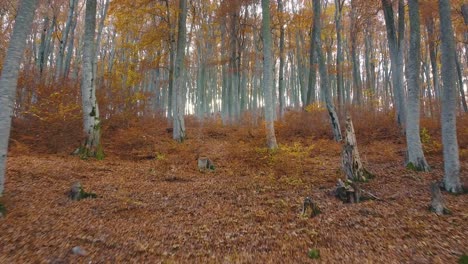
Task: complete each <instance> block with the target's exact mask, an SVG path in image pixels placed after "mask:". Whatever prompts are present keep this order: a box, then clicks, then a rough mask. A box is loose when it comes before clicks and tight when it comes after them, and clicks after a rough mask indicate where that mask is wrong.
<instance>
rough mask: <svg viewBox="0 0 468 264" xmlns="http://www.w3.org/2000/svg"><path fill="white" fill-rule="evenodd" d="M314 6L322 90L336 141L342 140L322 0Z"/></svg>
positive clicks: (315, 2)
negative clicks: (324, 38)
mask: <svg viewBox="0 0 468 264" xmlns="http://www.w3.org/2000/svg"><path fill="white" fill-rule="evenodd" d="M312 3H313V8H314V30H313V31H315V32H316V34H315V36H314V37H315V39H314V43H315V47H316V52H317V56H318V61H319V71H320V84H321V86H322V89H321V90H322V91H323V92H324V95H325V96H324V97H325V104H326V106H327V110H328V115H329V117H330V124H331V126H332V131H333V137H334V139H335V140H336V141H341V139H342V138H341V129H340V122H339V120H338V115H337V114H336V110H335V106H334V105H333V100H332V98H331V89H330V84H329V77H328V69H327V65H326V63H325V56H324V54H323V51H322V48H321V47H322V40H321V37H320V36H321V35H322V28H321V27H322V25H321V23H320V15H321V12H322V10H321V9H322V8H321V4H320V0H313V2H312Z"/></svg>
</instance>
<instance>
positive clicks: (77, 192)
mask: <svg viewBox="0 0 468 264" xmlns="http://www.w3.org/2000/svg"><path fill="white" fill-rule="evenodd" d="M68 197H70V199H71V200H73V201H79V200H81V199H85V198H96V197H97V195H96V194H95V193H91V192H85V191H84V190H83V187H82V186H81V183H79V182H75V183H73V185H72V187H71V189H70V192H69V194H68Z"/></svg>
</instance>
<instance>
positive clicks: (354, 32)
mask: <svg viewBox="0 0 468 264" xmlns="http://www.w3.org/2000/svg"><path fill="white" fill-rule="evenodd" d="M355 1H356V0H351V13H350V14H351V28H352V29H351V60H352V65H353V90H354V94H353V103H355V104H357V105H361V103H362V81H361V66H360V63H359V62H360V59H359V55H358V47H357V38H358V29H357V26H356V10H355Z"/></svg>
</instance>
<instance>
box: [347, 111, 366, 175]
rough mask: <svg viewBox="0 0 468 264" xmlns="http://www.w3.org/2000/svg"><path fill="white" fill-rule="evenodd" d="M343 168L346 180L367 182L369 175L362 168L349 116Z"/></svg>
mask: <svg viewBox="0 0 468 264" xmlns="http://www.w3.org/2000/svg"><path fill="white" fill-rule="evenodd" d="M342 168H343V171H344V172H345V175H346V179H348V180H350V181H366V180H367V176H368V175H369V173H368V172H367V171H366V170H365V169H364V167H363V166H362V162H361V157H360V156H359V151H358V147H357V141H356V134H355V133H354V126H353V121H352V120H351V117H350V116H349V115H348V116H347V118H346V137H345V144H344V146H343V153H342Z"/></svg>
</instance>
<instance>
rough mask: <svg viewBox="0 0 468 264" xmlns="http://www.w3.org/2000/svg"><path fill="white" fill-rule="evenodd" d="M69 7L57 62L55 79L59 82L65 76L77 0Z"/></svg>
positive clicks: (73, 0) (71, 2)
mask: <svg viewBox="0 0 468 264" xmlns="http://www.w3.org/2000/svg"><path fill="white" fill-rule="evenodd" d="M69 2H70V4H69V7H68V17H67V22H66V24H65V29H64V31H63V33H62V39H61V40H60V45H59V53H58V55H57V62H56V64H55V81H56V82H58V81H59V80H60V79H61V78H63V62H64V57H65V48H66V47H67V43H68V35H69V34H70V29H71V27H72V24H73V15H74V12H75V6H76V4H75V3H76V2H77V1H76V0H70V1H69Z"/></svg>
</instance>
